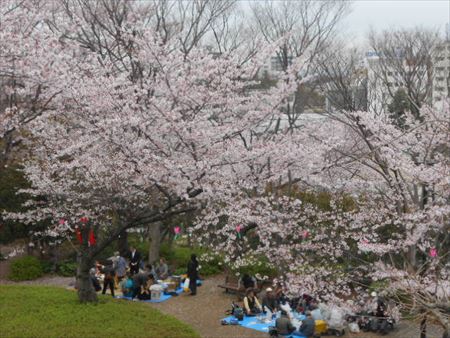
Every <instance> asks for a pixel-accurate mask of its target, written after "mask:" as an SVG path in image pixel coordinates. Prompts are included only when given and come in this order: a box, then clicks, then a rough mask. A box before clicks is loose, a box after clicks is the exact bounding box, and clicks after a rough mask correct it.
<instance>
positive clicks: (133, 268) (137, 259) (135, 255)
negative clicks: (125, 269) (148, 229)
mask: <svg viewBox="0 0 450 338" xmlns="http://www.w3.org/2000/svg"><path fill="white" fill-rule="evenodd" d="M129 258H130V272H131V273H132V274H133V275H134V274H136V273H138V272H139V266H140V264H141V254H140V253H139V252H138V251H137V250H136V248H135V247H133V246H132V247H130V256H129Z"/></svg>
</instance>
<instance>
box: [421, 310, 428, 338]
mask: <svg viewBox="0 0 450 338" xmlns="http://www.w3.org/2000/svg"><path fill="white" fill-rule="evenodd" d="M420 338H427V316H426V315H425V316H424V317H423V319H422V321H421V322H420Z"/></svg>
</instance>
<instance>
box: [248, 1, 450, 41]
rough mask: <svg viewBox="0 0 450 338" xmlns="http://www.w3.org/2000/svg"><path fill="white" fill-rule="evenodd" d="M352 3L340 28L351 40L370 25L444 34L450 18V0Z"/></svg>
mask: <svg viewBox="0 0 450 338" xmlns="http://www.w3.org/2000/svg"><path fill="white" fill-rule="evenodd" d="M257 1H258V0H241V4H242V5H243V8H244V10H250V9H249V7H250V4H251V3H252V2H257ZM274 1H276V0H274ZM292 1H296V0H292ZM299 1H300V0H299ZM318 1H321V0H318ZM351 7H352V11H351V13H350V14H348V16H347V17H346V18H345V19H344V20H343V22H342V23H341V29H342V30H343V31H345V32H346V33H347V34H348V35H349V38H348V41H353V42H355V43H363V42H364V41H365V37H366V36H367V33H368V31H369V30H370V28H371V27H373V28H374V29H375V30H382V29H389V28H390V27H396V28H399V27H413V26H423V27H427V28H435V29H439V30H440V32H441V34H442V35H444V32H445V25H446V23H448V22H449V21H450V0H354V1H353V2H352V5H351Z"/></svg>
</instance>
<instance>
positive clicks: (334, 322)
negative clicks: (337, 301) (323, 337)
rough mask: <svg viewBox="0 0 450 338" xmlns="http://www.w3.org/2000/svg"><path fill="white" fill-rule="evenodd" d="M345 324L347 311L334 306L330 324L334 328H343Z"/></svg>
mask: <svg viewBox="0 0 450 338" xmlns="http://www.w3.org/2000/svg"><path fill="white" fill-rule="evenodd" d="M344 324H345V313H344V311H343V310H342V309H340V308H338V307H332V308H331V311H330V319H329V320H328V326H329V327H330V328H333V329H343V328H344Z"/></svg>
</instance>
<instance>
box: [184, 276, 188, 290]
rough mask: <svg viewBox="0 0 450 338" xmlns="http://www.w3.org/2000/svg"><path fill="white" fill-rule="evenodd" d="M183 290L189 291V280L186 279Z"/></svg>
mask: <svg viewBox="0 0 450 338" xmlns="http://www.w3.org/2000/svg"><path fill="white" fill-rule="evenodd" d="M183 289H185V290H186V289H189V278H186V279H185V280H184V284H183Z"/></svg>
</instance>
